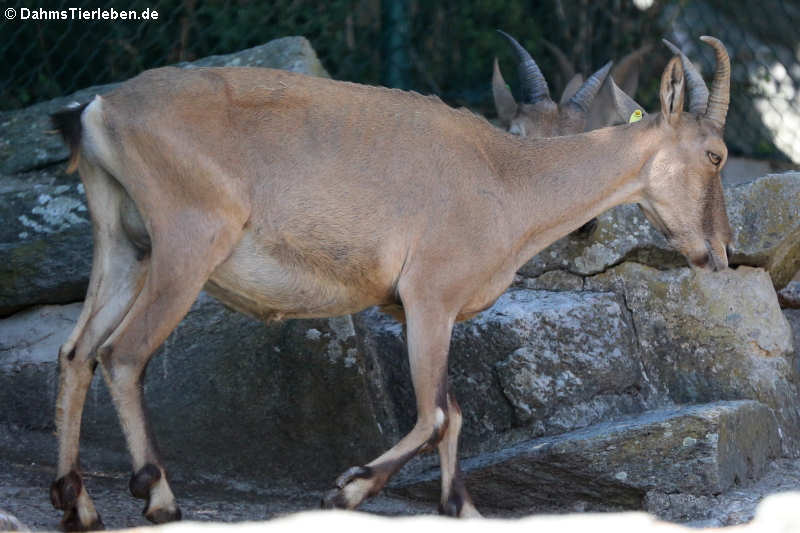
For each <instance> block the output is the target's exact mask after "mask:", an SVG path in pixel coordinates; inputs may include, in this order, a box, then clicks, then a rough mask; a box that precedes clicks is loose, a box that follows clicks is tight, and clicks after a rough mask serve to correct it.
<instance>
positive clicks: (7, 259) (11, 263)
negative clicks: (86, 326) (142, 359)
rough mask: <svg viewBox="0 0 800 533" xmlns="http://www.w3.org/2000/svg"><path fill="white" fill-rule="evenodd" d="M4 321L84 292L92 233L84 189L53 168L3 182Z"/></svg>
mask: <svg viewBox="0 0 800 533" xmlns="http://www.w3.org/2000/svg"><path fill="white" fill-rule="evenodd" d="M0 220H2V221H3V224H2V225H0V316H5V315H9V314H11V313H13V312H15V311H17V310H19V309H21V308H24V307H27V306H31V305H36V304H42V303H48V302H74V301H77V300H81V299H82V298H83V296H84V294H85V293H86V284H87V282H88V278H89V272H90V271H91V268H92V229H91V223H90V222H89V213H88V211H87V209H86V197H85V195H84V192H83V184H81V183H80V182H79V181H76V180H75V179H73V178H70V177H67V176H65V175H64V173H63V171H62V169H61V168H59V167H49V168H46V169H42V170H37V171H33V172H28V173H26V174H21V175H19V176H14V177H6V178H2V179H0Z"/></svg>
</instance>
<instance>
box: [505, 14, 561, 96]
mask: <svg viewBox="0 0 800 533" xmlns="http://www.w3.org/2000/svg"><path fill="white" fill-rule="evenodd" d="M497 31H498V32H499V33H500V34H501V35H503V36H504V37H505V38H506V39H508V40H509V41H510V42H511V46H512V47H513V48H514V52H515V53H516V54H517V61H518V63H517V72H518V73H519V83H520V85H521V87H522V101H521V103H523V104H535V103H536V102H538V101H540V100H545V99H546V100H550V89H549V88H548V87H547V81H545V79H544V75H543V74H542V71H541V70H539V66H538V65H537V64H536V61H534V60H533V58H532V57H531V55H530V54H529V53H528V51H527V50H525V49H524V48H523V47H522V45H520V44H519V43H518V42H517V40H516V39H514V38H513V37H512V36H510V35H509V34H507V33H506V32H504V31H503V30H497Z"/></svg>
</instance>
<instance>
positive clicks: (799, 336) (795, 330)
mask: <svg viewBox="0 0 800 533" xmlns="http://www.w3.org/2000/svg"><path fill="white" fill-rule="evenodd" d="M783 316H784V317H786V321H787V322H789V327H791V328H792V338H793V339H794V359H793V362H794V368H795V373H796V375H800V309H784V310H783Z"/></svg>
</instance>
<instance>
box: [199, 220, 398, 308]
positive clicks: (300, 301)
mask: <svg viewBox="0 0 800 533" xmlns="http://www.w3.org/2000/svg"><path fill="white" fill-rule="evenodd" d="M287 248H288V245H286V244H285V243H283V244H282V245H276V243H275V241H274V240H273V239H262V238H259V236H258V235H256V234H255V232H253V231H246V232H245V234H244V236H243V237H242V239H241V240H240V241H239V243H238V244H237V245H236V247H235V248H234V250H233V252H232V253H231V255H230V257H228V259H226V260H225V262H223V263H222V264H220V265H219V266H218V267H217V268H216V269H215V270H214V272H213V273H212V274H211V277H210V278H209V280H208V282H207V283H206V286H205V288H206V290H207V291H208V292H209V293H211V294H212V295H213V296H214V297H216V298H218V299H219V300H221V301H222V302H223V303H225V304H226V305H229V306H230V307H232V308H234V309H236V310H237V311H240V312H243V313H246V314H249V315H251V316H254V317H256V318H259V319H261V320H265V321H269V320H278V319H282V318H312V317H329V316H339V315H344V314H349V313H354V312H357V311H360V310H362V309H365V308H367V307H370V306H372V305H381V304H386V303H391V301H392V296H391V294H392V288H391V286H390V284H389V286H387V284H386V283H385V282H381V278H384V279H386V278H388V276H384V275H382V274H383V273H381V272H376V271H374V270H372V271H370V269H365V270H364V271H363V272H362V273H361V274H362V275H360V276H354V275H353V274H354V272H355V271H358V270H359V269H358V268H354V267H353V265H352V264H344V265H339V267H340V268H338V269H336V268H334V266H333V265H326V258H324V257H323V258H319V257H315V258H314V257H304V256H302V255H301V253H300V252H298V251H297V250H293V251H289V250H287ZM354 260H357V258H354ZM342 261H343V262H345V263H347V261H346V259H342Z"/></svg>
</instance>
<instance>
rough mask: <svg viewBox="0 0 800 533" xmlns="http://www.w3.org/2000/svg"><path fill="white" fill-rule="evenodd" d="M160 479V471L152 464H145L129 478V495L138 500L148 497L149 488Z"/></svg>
mask: <svg viewBox="0 0 800 533" xmlns="http://www.w3.org/2000/svg"><path fill="white" fill-rule="evenodd" d="M159 479H161V470H160V469H159V468H158V467H157V466H156V465H154V464H153V463H147V464H146V465H144V466H143V467H142V468H140V469H139V471H138V472H136V473H135V474H133V475H132V476H131V481H130V483H129V484H128V487H129V488H130V490H131V494H133V496H134V497H135V498H139V499H140V500H146V499H148V498H149V497H150V488H151V487H152V486H153V485H154V484H155V483H156V482H157V481H158V480H159Z"/></svg>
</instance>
